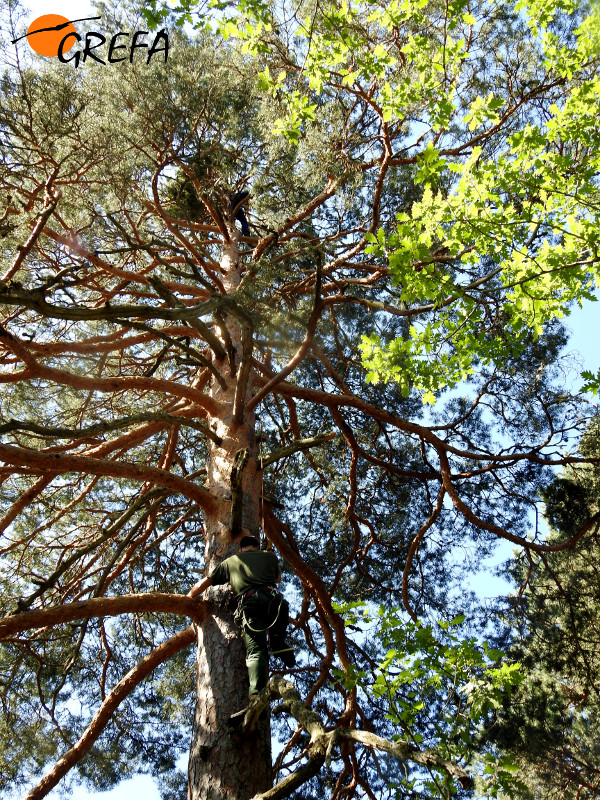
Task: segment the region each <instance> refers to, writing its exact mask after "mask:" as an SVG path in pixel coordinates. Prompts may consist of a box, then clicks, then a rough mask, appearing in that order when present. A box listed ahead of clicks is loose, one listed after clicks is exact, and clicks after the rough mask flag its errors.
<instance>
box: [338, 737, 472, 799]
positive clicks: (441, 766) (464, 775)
mask: <svg viewBox="0 0 600 800" xmlns="http://www.w3.org/2000/svg"><path fill="white" fill-rule="evenodd" d="M341 735H342V737H343V738H344V739H350V740H351V741H353V742H360V744H364V745H365V746H366V747H372V748H374V749H376V750H383V751H384V752H386V753H390V755H393V756H396V757H397V758H402V759H404V760H407V761H414V762H415V763H416V764H422V765H423V766H425V767H431V768H432V769H437V770H441V771H443V772H447V773H448V775H451V776H452V777H453V778H454V779H455V780H456V781H458V783H460V785H461V786H462V788H463V789H471V788H472V787H473V779H472V778H471V776H470V775H469V773H468V772H467V771H466V770H464V769H463V768H462V767H459V766H458V764H453V763H452V761H448V760H447V759H446V758H444V757H443V756H442V755H440V753H438V752H437V751H436V750H419V749H418V748H416V747H414V746H413V745H412V744H410V743H409V742H390V741H389V740H388V739H384V738H383V737H381V736H376V735H375V734H374V733H370V732H369V731H357V730H342V732H341Z"/></svg>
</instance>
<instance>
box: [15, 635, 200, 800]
mask: <svg viewBox="0 0 600 800" xmlns="http://www.w3.org/2000/svg"><path fill="white" fill-rule="evenodd" d="M194 638H195V632H194V628H193V627H192V626H190V627H189V628H186V629H185V630H183V631H181V633H178V634H176V635H175V636H172V637H171V638H170V639H167V641H166V642H163V644H161V645H160V647H157V648H156V650H153V651H152V652H151V653H149V654H148V655H147V656H146V657H145V658H143V659H142V660H141V661H140V662H139V663H138V664H136V666H135V667H134V668H133V669H132V670H131V671H130V672H128V673H127V675H126V676H125V677H124V678H123V680H121V681H119V683H118V684H117V685H116V686H115V687H114V689H113V690H112V691H111V693H110V694H109V695H108V697H107V698H106V700H105V701H104V702H103V703H102V705H101V706H100V708H99V709H98V711H97V712H96V713H95V714H94V716H93V718H92V721H91V722H90V724H89V725H88V727H87V728H86V730H85V732H84V734H83V736H82V737H81V738H80V739H79V741H78V742H77V743H76V744H75V745H74V746H73V747H72V748H71V749H70V750H69V751H68V752H66V753H65V754H64V755H63V756H62V758H60V759H59V761H57V763H56V764H55V765H54V767H53V768H52V769H51V770H50V772H49V773H48V774H47V775H46V776H45V777H44V778H42V780H41V781H40V782H39V783H38V784H37V785H36V786H34V787H33V789H31V791H30V792H28V793H27V795H26V796H25V798H24V800H41V798H42V797H45V796H46V795H47V794H48V792H50V791H51V790H52V789H53V788H54V787H55V786H56V784H57V783H58V782H59V781H60V779H61V778H63V777H64V776H65V775H66V774H67V772H69V770H70V769H72V768H73V767H74V766H75V764H77V762H78V761H81V759H82V758H83V757H84V756H85V754H86V753H87V752H89V750H90V748H91V747H92V745H93V744H94V742H95V741H96V739H97V738H98V737H99V736H100V734H101V733H102V731H103V730H104V729H105V728H106V726H107V725H108V724H109V723H110V720H111V718H112V715H113V714H114V712H115V710H116V709H117V708H118V706H119V704H120V703H122V702H123V700H124V699H125V698H126V697H127V696H128V695H129V694H131V692H132V691H133V690H134V689H135V687H136V686H137V685H138V684H139V683H141V682H142V681H143V680H144V678H146V677H148V675H150V673H151V672H152V671H153V670H155V669H156V667H158V666H159V664H162V663H163V661H167V660H168V659H169V658H171V657H172V656H174V655H175V654H176V653H179V651H180V650H183V648H184V647H189V645H190V644H192V642H193V641H194Z"/></svg>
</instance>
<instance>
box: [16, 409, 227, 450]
mask: <svg viewBox="0 0 600 800" xmlns="http://www.w3.org/2000/svg"><path fill="white" fill-rule="evenodd" d="M138 422H165V423H167V425H187V426H188V427H189V428H194V429H195V430H197V431H200V432H201V433H203V434H204V435H205V436H207V437H208V438H209V439H211V440H212V441H213V442H214V443H215V444H217V445H219V446H221V444H222V442H223V440H222V439H221V437H220V436H217V434H216V433H215V432H214V431H212V430H211V429H210V428H209V427H208V425H207V424H206V423H204V422H198V421H197V420H195V419H188V418H187V417H182V416H177V415H175V414H167V413H162V412H160V411H159V412H150V411H149V412H147V413H144V414H132V415H131V416H127V417H121V419H115V420H113V421H112V422H97V423H96V424H95V425H90V426H89V427H87V428H81V429H79V430H78V429H77V428H60V427H56V428H52V427H48V426H45V425H38V424H37V422H27V421H23V422H21V421H20V420H17V419H11V421H10V422H5V423H4V424H3V425H0V434H1V433H11V432H12V431H28V432H29V433H35V434H37V435H38V436H43V437H48V438H53V439H87V438H88V437H90V436H97V435H98V434H99V433H109V432H110V431H116V430H119V429H120V428H128V427H129V426H130V425H136V424H137V423H138Z"/></svg>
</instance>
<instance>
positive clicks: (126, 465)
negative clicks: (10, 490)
mask: <svg viewBox="0 0 600 800" xmlns="http://www.w3.org/2000/svg"><path fill="white" fill-rule="evenodd" d="M0 461H4V463H5V464H15V465H16V466H19V467H24V466H25V467H33V468H35V469H39V470H40V471H43V470H48V471H50V472H53V473H55V474H57V473H64V472H83V473H85V474H87V475H109V476H110V477H112V478H129V479H130V480H134V481H140V482H146V481H150V482H151V483H157V484H158V485H159V486H165V487H166V488H167V489H172V490H173V491H174V492H177V493H178V494H182V495H184V497H189V498H190V499H191V500H194V501H195V502H196V503H198V505H199V506H200V507H201V508H203V509H204V511H206V513H208V514H215V513H216V512H217V510H218V508H219V500H217V499H216V498H215V497H213V495H212V494H211V493H210V492H208V491H207V490H206V489H204V488H202V486H197V485H196V484H195V483H192V481H190V480H187V479H186V478H182V477H181V476H180V475H175V474H174V473H172V472H168V471H167V470H165V469H158V467H151V466H149V465H147V464H133V463H131V462H121V461H111V460H110V459H105V458H91V457H89V456H75V455H66V454H64V453H46V452H44V451H39V450H31V449H29V448H26V447H13V446H12V445H9V444H0Z"/></svg>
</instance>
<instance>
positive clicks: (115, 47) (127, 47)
mask: <svg viewBox="0 0 600 800" xmlns="http://www.w3.org/2000/svg"><path fill="white" fill-rule="evenodd" d="M98 19H101V17H83V18H82V19H73V20H69V19H67V18H66V17H63V16H62V15H61V14H43V15H42V16H41V17H37V18H36V19H34V20H33V22H32V23H31V24H30V26H29V28H28V29H27V33H26V34H25V35H24V36H20V37H19V38H17V39H13V44H16V43H17V42H18V41H20V39H27V42H28V44H29V46H30V47H31V49H32V50H35V52H36V53H39V54H40V55H41V56H50V57H52V58H58V60H59V61H61V62H62V63H63V64H69V63H73V66H75V67H78V66H79V63H80V62H81V63H82V64H85V62H86V61H87V60H88V59H90V60H91V61H95V62H97V63H98V64H107V63H108V64H117V63H118V62H119V61H129V62H130V63H133V60H134V58H136V55H137V53H138V51H142V53H144V54H145V57H146V64H149V63H150V60H151V59H152V58H153V57H154V56H158V57H159V58H160V57H161V54H162V55H163V58H164V61H165V63H166V61H167V58H168V57H169V35H168V33H167V32H166V31H165V29H164V28H162V29H161V30H160V31H158V32H157V33H156V34H154V41H153V42H152V44H150V41H149V40H148V39H147V38H146V37H149V36H151V35H152V34H150V32H149V31H133V32H132V33H126V32H124V31H119V32H118V33H114V34H113V35H112V36H111V37H110V38H109V37H108V36H107V35H105V34H104V33H99V32H98V31H87V32H86V33H85V35H80V34H79V33H78V32H77V30H76V29H75V23H76V22H77V23H79V22H89V21H92V20H98ZM76 45H77V49H76V50H75V51H74V52H72V53H71V51H72V50H73V48H74V47H75V46H76ZM67 53H71V54H70V55H68V56H67ZM137 57H138V58H139V57H140V56H137ZM142 57H143V56H142Z"/></svg>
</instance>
